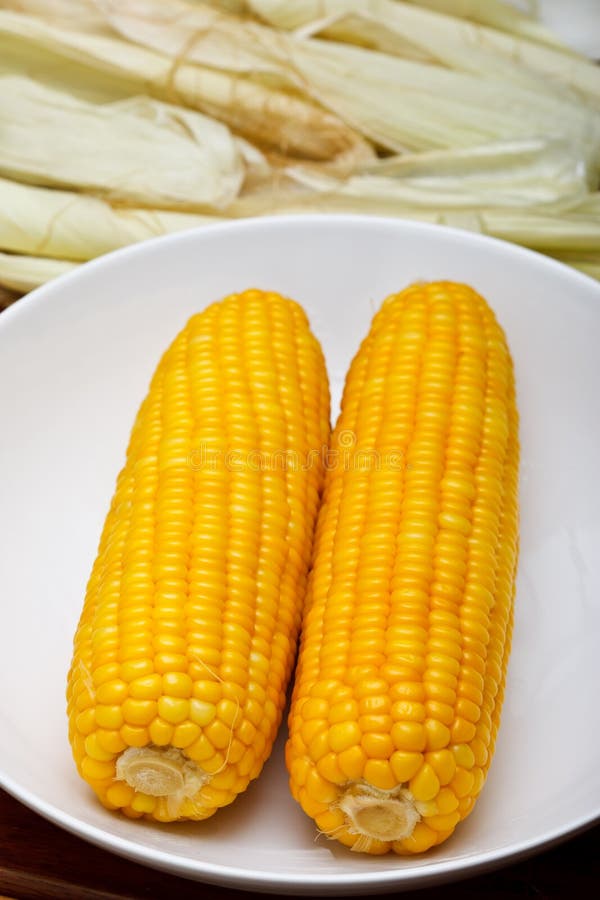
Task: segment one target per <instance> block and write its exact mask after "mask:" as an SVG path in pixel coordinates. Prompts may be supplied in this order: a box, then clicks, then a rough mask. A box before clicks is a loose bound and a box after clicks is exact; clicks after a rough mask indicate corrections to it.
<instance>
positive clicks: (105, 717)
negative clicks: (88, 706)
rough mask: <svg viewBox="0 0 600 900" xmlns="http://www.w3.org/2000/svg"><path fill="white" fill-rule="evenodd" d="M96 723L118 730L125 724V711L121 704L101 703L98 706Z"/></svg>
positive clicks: (102, 726)
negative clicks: (122, 709)
mask: <svg viewBox="0 0 600 900" xmlns="http://www.w3.org/2000/svg"><path fill="white" fill-rule="evenodd" d="M96 724H97V725H99V726H100V728H109V729H112V730H118V729H119V728H120V727H121V725H122V724H123V713H122V712H121V707H120V706H103V705H101V704H99V705H98V706H97V707H96Z"/></svg>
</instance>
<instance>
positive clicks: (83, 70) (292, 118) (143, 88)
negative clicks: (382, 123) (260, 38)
mask: <svg viewBox="0 0 600 900" xmlns="http://www.w3.org/2000/svg"><path fill="white" fill-rule="evenodd" d="M19 67H20V68H19ZM7 69H9V70H10V71H13V70H14V71H24V72H27V73H28V74H31V75H33V76H35V77H37V78H40V79H42V78H43V80H44V81H45V83H47V84H51V85H52V86H59V87H61V88H62V89H67V88H68V89H69V90H71V92H72V93H74V94H77V95H78V96H80V97H83V98H92V99H108V98H115V97H118V96H130V95H132V94H136V93H138V94H139V93H150V94H151V95H152V96H154V97H156V98H159V99H161V100H167V101H175V102H177V104H179V105H183V106H188V107H192V108H193V109H198V110H200V111H202V112H203V113H205V114H206V115H209V116H212V117H214V118H216V119H218V120H220V121H221V122H224V123H226V124H227V125H229V126H230V127H231V128H233V130H234V131H236V132H237V133H239V134H240V135H242V136H243V137H246V138H247V139H248V140H250V141H251V142H252V143H254V144H258V145H259V146H262V147H276V148H277V149H278V150H280V151H281V152H282V153H284V154H288V153H289V154H290V155H292V156H297V157H299V158H305V159H319V160H333V159H336V158H342V159H344V158H345V157H348V158H349V159H351V160H354V158H356V159H365V158H370V157H372V156H373V151H372V150H371V148H370V147H369V145H368V144H367V142H366V141H364V139H362V138H361V137H360V136H359V135H358V134H357V132H356V131H355V130H354V129H353V128H351V127H350V126H349V125H347V124H345V123H344V122H342V121H341V120H340V119H339V118H338V117H337V116H335V115H332V114H331V113H329V112H327V111H325V110H323V109H321V108H319V106H317V105H316V104H315V103H314V102H311V101H308V100H306V99H304V98H303V97H302V96H300V95H294V94H290V93H286V92H285V91H283V90H280V89H278V88H274V87H269V86H267V85H266V84H261V83H257V82H255V81H252V80H251V79H243V80H242V79H240V78H239V77H237V76H236V75H234V74H232V73H231V72H230V71H225V70H223V71H217V70H216V69H211V68H208V67H202V66H198V65H189V64H180V65H177V66H174V65H173V62H172V60H171V59H169V58H167V57H166V56H165V55H163V54H162V53H157V52H155V51H153V50H150V49H148V48H146V47H142V46H138V45H136V44H134V43H128V42H126V41H124V40H120V39H118V38H110V37H104V36H102V35H95V34H84V33H79V32H76V31H70V30H68V29H65V28H59V27H57V26H54V25H50V24H48V23H47V22H45V21H44V20H42V19H40V18H38V17H35V16H27V15H24V14H19V13H15V12H10V11H6V10H0V71H6V70H7Z"/></svg>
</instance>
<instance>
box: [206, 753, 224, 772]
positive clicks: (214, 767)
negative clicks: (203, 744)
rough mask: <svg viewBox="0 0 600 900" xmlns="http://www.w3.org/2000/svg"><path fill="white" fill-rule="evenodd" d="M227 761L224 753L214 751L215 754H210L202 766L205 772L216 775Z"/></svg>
mask: <svg viewBox="0 0 600 900" xmlns="http://www.w3.org/2000/svg"><path fill="white" fill-rule="evenodd" d="M224 763H225V758H224V756H223V754H222V753H215V752H214V751H213V755H212V756H209V757H208V759H205V760H203V762H202V768H203V769H204V771H205V772H208V774H209V775H214V774H215V773H216V772H218V771H220V770H221V769H222V768H223V765H224Z"/></svg>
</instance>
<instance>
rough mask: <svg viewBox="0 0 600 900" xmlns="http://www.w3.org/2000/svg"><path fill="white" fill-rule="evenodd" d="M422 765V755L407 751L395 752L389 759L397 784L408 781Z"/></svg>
mask: <svg viewBox="0 0 600 900" xmlns="http://www.w3.org/2000/svg"><path fill="white" fill-rule="evenodd" d="M422 765H423V755H422V754H421V753H412V752H410V751H407V750H395V751H394V752H393V753H392V755H391V757H390V766H391V768H392V772H393V773H394V778H395V779H396V782H397V783H398V784H404V783H405V782H406V781H410V779H411V778H412V777H413V775H416V774H417V772H418V771H419V769H420V768H421V766H422Z"/></svg>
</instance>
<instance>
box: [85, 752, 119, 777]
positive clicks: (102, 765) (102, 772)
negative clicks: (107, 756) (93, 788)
mask: <svg viewBox="0 0 600 900" xmlns="http://www.w3.org/2000/svg"><path fill="white" fill-rule="evenodd" d="M81 772H82V774H83V777H84V778H85V779H86V781H104V780H106V779H113V778H114V777H115V764H114V762H100V760H97V759H91V758H90V757H89V756H84V757H83V760H82V761H81Z"/></svg>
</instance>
